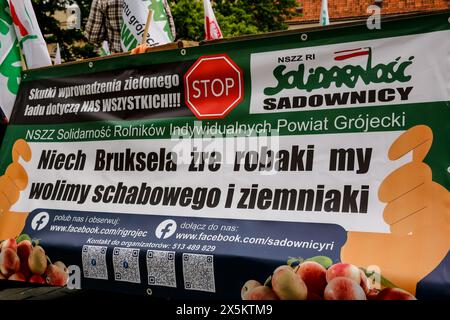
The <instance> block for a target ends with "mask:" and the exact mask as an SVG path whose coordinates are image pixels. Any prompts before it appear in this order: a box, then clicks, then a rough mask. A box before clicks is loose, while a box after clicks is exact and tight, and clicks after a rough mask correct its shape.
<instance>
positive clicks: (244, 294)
mask: <svg viewBox="0 0 450 320" xmlns="http://www.w3.org/2000/svg"><path fill="white" fill-rule="evenodd" d="M260 286H262V284H261V283H260V282H258V281H256V280H248V281H247V282H246V283H244V285H243V286H242V289H241V298H242V300H248V299H247V294H248V292H249V291H250V290H252V289H253V288H256V287H260Z"/></svg>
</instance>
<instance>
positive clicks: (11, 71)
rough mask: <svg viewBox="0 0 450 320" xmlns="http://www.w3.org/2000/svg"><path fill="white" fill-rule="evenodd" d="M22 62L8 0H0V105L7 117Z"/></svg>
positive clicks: (17, 85) (17, 84) (13, 98)
mask: <svg viewBox="0 0 450 320" xmlns="http://www.w3.org/2000/svg"><path fill="white" fill-rule="evenodd" d="M21 71H22V62H21V59H20V48H19V43H18V40H17V36H16V33H15V31H14V25H13V20H12V17H11V12H10V10H9V6H8V2H7V1H6V0H0V97H1V99H0V107H1V109H2V111H3V113H4V114H5V116H6V117H7V118H8V119H9V117H10V115H11V111H12V108H13V106H14V101H15V99H16V95H17V92H18V91H19V84H20V73H21Z"/></svg>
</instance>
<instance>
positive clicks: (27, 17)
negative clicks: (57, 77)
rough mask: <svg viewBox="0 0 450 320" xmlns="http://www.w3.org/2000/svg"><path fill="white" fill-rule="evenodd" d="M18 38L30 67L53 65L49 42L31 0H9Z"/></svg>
mask: <svg viewBox="0 0 450 320" xmlns="http://www.w3.org/2000/svg"><path fill="white" fill-rule="evenodd" d="M9 7H10V9H11V16H12V19H13V21H14V28H15V30H16V34H17V38H18V40H19V45H20V48H21V49H22V52H23V55H24V58H25V62H26V64H27V67H28V68H30V69H31V68H39V67H44V66H51V65H52V61H51V59H50V54H49V53H48V50H47V44H46V43H45V40H44V37H43V36H42V32H41V29H40V28H39V24H38V22H37V19H36V15H35V13H34V10H33V6H32V5H31V1H30V0H9Z"/></svg>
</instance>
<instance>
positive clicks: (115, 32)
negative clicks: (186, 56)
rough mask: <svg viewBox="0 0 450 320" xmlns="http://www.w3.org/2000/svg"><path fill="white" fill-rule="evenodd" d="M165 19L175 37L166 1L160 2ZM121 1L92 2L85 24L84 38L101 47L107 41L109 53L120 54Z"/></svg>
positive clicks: (99, 0) (97, 0)
mask: <svg viewBox="0 0 450 320" xmlns="http://www.w3.org/2000/svg"><path fill="white" fill-rule="evenodd" d="M162 2H163V4H164V9H165V11H166V14H167V17H168V19H169V24H170V30H171V32H172V34H173V36H174V37H175V23H174V21H173V17H172V13H171V11H170V7H169V4H168V3H167V0H163V1H162ZM122 10H123V0H94V1H92V6H91V11H90V13H89V18H88V21H87V24H86V31H85V36H86V38H87V39H88V41H89V42H91V43H94V44H97V45H99V46H101V45H102V42H103V41H105V40H106V41H107V42H108V45H109V49H110V52H111V53H119V52H122V51H123V50H122V45H121V37H120V32H121V27H122V23H123V18H122Z"/></svg>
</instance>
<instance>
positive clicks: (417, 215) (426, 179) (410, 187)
mask: <svg viewBox="0 0 450 320" xmlns="http://www.w3.org/2000/svg"><path fill="white" fill-rule="evenodd" d="M432 141H433V132H432V131H431V129H430V128H429V127H427V126H416V127H414V128H411V129H410V130H408V131H407V132H405V133H404V134H403V135H401V136H400V137H399V138H398V139H397V140H396V141H395V142H394V143H393V144H392V146H391V148H390V150H389V154H388V157H389V159H390V160H397V159H399V158H401V157H402V156H404V155H405V154H406V153H408V152H410V151H412V156H413V160H412V162H410V163H408V164H406V165H404V166H402V167H401V168H399V169H397V170H395V171H394V172H392V173H391V174H390V175H389V176H388V177H387V178H386V179H385V180H384V181H383V183H382V184H381V186H380V189H379V192H378V197H379V199H380V200H381V201H382V202H386V203H387V206H386V208H385V209H384V220H385V221H386V223H387V224H389V225H390V228H391V232H392V233H394V234H399V235H402V234H410V233H412V234H414V232H417V231H420V230H421V229H423V228H424V227H428V226H435V227H436V228H437V229H444V230H445V229H446V228H447V230H448V232H449V233H448V235H449V237H448V238H449V240H450V229H448V228H449V227H450V193H449V192H448V191H447V190H446V189H445V188H444V187H442V186H441V185H440V184H438V183H436V182H433V181H432V172H431V169H430V167H429V166H428V165H427V164H425V163H423V162H422V161H423V159H424V158H425V156H426V155H427V153H428V151H429V150H430V148H431V144H432Z"/></svg>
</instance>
